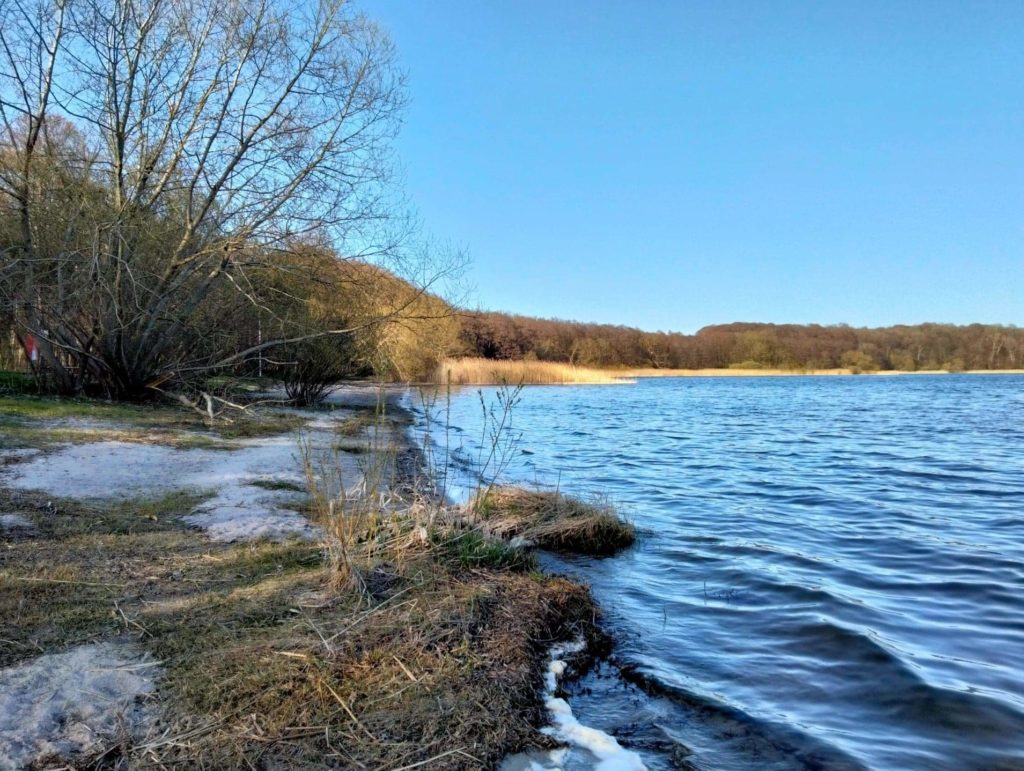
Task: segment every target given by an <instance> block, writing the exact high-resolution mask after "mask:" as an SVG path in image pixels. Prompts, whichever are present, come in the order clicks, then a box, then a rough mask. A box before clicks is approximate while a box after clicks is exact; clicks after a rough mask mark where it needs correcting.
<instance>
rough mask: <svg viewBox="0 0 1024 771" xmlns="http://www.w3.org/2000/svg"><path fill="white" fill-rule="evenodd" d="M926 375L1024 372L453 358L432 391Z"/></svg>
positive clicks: (441, 367) (437, 376)
mask: <svg viewBox="0 0 1024 771" xmlns="http://www.w3.org/2000/svg"><path fill="white" fill-rule="evenodd" d="M921 375H1024V369H974V370H961V371H956V370H938V369H937V370H882V369H879V370H858V369H855V368H849V367H837V368H832V369H813V368H808V369H786V368H779V367H775V368H772V367H762V368H749V369H747V368H744V369H741V368H737V367H721V368H705V369H657V368H653V367H635V368H628V367H623V368H599V367H578V366H575V365H572V364H568V363H565V362H552V361H523V360H513V359H495V360H489V359H480V358H466V359H449V360H446V361H444V362H442V363H441V364H440V365H438V368H437V371H436V372H435V374H434V379H433V381H432V382H429V383H423V384H421V385H427V386H432V387H444V386H446V385H450V386H456V387H459V386H481V385H510V386H515V385H624V384H629V383H635V382H636V381H638V380H642V379H652V378H673V377H711V378H729V377H854V376H867V377H904V376H921Z"/></svg>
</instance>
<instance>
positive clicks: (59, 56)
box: [0, 0, 404, 397]
mask: <svg viewBox="0 0 1024 771" xmlns="http://www.w3.org/2000/svg"><path fill="white" fill-rule="evenodd" d="M403 99H404V97H403V88H402V77H401V74H400V73H399V72H398V71H397V69H396V67H395V64H394V54H393V49H392V46H391V44H390V42H389V40H388V39H387V37H386V36H385V35H384V34H383V33H382V32H381V30H380V29H379V28H378V27H377V26H376V25H375V24H374V23H373V22H372V21H370V20H368V19H367V18H365V17H364V16H362V15H360V14H358V13H355V12H353V11H352V10H351V9H350V8H349V6H348V4H347V3H345V2H344V1H343V0H312V1H311V2H304V1H303V0H291V1H289V0H197V1H196V2H191V3H185V2H181V0H0V132H2V134H3V136H2V137H0V220H3V221H4V222H5V224H0V234H3V238H4V241H3V242H0V248H2V249H3V252H2V254H3V263H2V265H0V302H3V305H4V307H3V308H2V309H0V310H3V311H4V312H5V314H6V315H7V316H8V317H9V318H12V319H13V320H14V321H13V323H14V325H15V330H16V332H17V333H18V334H19V335H21V336H22V337H27V336H28V335H31V336H32V337H33V338H34V339H35V340H36V341H37V343H38V351H39V361H38V362H37V366H38V367H39V372H40V374H41V375H44V376H45V377H46V379H47V380H48V381H49V383H50V384H51V386H52V387H55V388H57V389H59V390H63V391H75V390H82V389H83V388H85V389H88V388H93V389H98V390H103V391H106V392H107V393H110V394H112V395H116V396H127V397H132V396H137V395H139V394H141V393H144V392H145V389H146V388H147V387H148V386H151V385H153V384H155V383H159V382H162V381H163V380H165V379H168V378H170V377H173V376H176V375H178V374H180V373H182V372H188V371H198V370H201V369H203V368H206V367H212V366H217V365H218V364H221V363H224V362H230V361H237V360H238V359H239V358H240V357H242V356H244V355H245V354H246V353H247V352H246V351H240V350H235V349H233V348H232V347H231V345H230V344H229V343H228V341H223V344H222V342H219V341H220V337H219V336H220V335H222V331H223V329H224V328H225V325H224V324H223V318H222V315H223V313H230V311H231V307H232V304H233V303H234V302H236V301H235V300H231V299H226V298H227V295H226V294H225V292H226V290H231V291H233V292H235V293H236V295H237V297H238V298H241V299H240V300H239V301H241V302H247V303H252V304H259V303H260V302H261V295H260V293H261V288H260V286H258V285H257V283H256V282H254V281H253V279H252V276H253V275H254V274H256V273H258V272H259V271H261V270H264V271H265V270H266V269H267V268H268V267H271V268H272V267H273V266H274V265H275V260H276V257H275V255H279V254H280V253H281V251H282V250H286V249H287V246H288V244H291V243H296V242H300V241H303V240H307V239H313V238H316V239H320V240H326V241H329V242H330V243H332V244H333V245H334V248H335V249H336V250H337V251H338V252H339V253H342V254H345V255H349V256H353V257H361V256H365V255H367V254H369V253H373V254H379V253H383V252H386V251H387V250H388V248H389V246H390V244H389V242H387V241H386V240H384V238H385V237H384V236H382V234H383V233H388V232H390V230H389V229H388V228H386V227H382V226H383V225H384V224H386V223H387V221H388V211H387V207H386V205H385V203H386V200H387V183H388V170H389V166H390V164H389V154H390V145H391V140H392V138H393V136H394V133H395V131H396V128H397V125H398V119H399V111H400V109H401V107H402V103H403ZM282 264H283V265H285V266H287V264H288V261H287V260H285V261H283V262H282ZM283 269H287V268H283ZM214 300H215V302H213V301H214ZM211 302H213V305H214V306H215V307H211ZM275 342H276V341H274V340H265V341H262V342H261V343H260V344H259V345H260V347H272V346H273V345H274V344H275Z"/></svg>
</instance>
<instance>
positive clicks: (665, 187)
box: [363, 0, 1024, 331]
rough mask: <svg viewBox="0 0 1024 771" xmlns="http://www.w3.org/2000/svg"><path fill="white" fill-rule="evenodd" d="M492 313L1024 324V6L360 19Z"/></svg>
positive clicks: (401, 7)
mask: <svg viewBox="0 0 1024 771" xmlns="http://www.w3.org/2000/svg"><path fill="white" fill-rule="evenodd" d="M363 8H364V9H365V10H366V11H367V12H368V13H369V14H370V15H372V16H374V17H375V18H377V19H378V20H379V21H380V22H381V23H382V24H383V25H384V26H385V28H387V29H388V30H389V31H390V33H391V35H392V37H393V38H394V40H395V42H396V44H397V46H398V48H399V53H400V57H401V61H402V64H403V67H404V68H405V69H406V70H407V71H408V74H409V89H410V90H409V93H410V97H411V100H412V102H411V105H410V108H409V111H408V114H407V120H406V124H405V127H404V129H403V134H402V137H401V139H400V142H399V152H400V155H401V159H402V163H403V165H404V170H405V176H406V180H407V187H408V192H409V193H410V195H411V197H412V200H413V202H414V204H415V205H416V206H417V208H418V209H419V211H420V214H421V216H422V218H423V220H424V223H425V224H426V226H427V227H428V229H429V230H430V231H432V232H433V233H434V234H435V235H436V236H438V237H440V238H443V239H450V240H451V241H453V242H454V243H456V244H458V245H461V246H464V247H465V248H466V249H467V250H468V252H469V253H470V255H471V256H472V258H473V268H472V270H471V280H472V282H473V284H474V285H475V288H476V292H475V301H476V302H477V303H478V304H479V305H480V306H482V307H485V308H490V309H495V310H508V311H514V312H518V313H524V314H529V315H537V316H556V317H561V318H574V319H580V320H587V321H602V322H611V323H622V324H630V325H635V326H640V327H643V328H646V329H666V330H668V329H672V330H680V331H694V330H696V329H697V328H699V327H701V326H703V325H705V324H711V323H722V322H729V321H736V320H745V321H773V322H797V323H805V322H806V323H811V322H817V323H823V324H830V323H839V322H846V323H850V324H854V325H857V326H862V325H869V326H875V325H886V324H892V323H917V322H922V321H948V322H954V323H968V322H972V321H980V322H1001V323H1015V324H1018V325H1024V2H1022V0H1014V1H1013V2H1002V3H995V2H940V1H939V0H934V1H929V2H898V1H897V0H884V1H883V2H864V1H863V0H856V2H831V1H830V0H826V2H799V3H798V2H781V1H779V2H775V1H772V2H767V1H757V2H754V1H751V2H729V1H724V2H723V1H719V0H701V1H700V2H686V1H685V0H666V1H665V2H654V1H653V0H650V1H648V2H641V1H637V2H622V1H621V0H619V1H617V2H605V1H604V0H600V1H596V2H595V1H591V2H583V0H579V1H578V2H570V1H569V0H545V1H534V0H516V2H497V1H495V2H491V1H489V0H483V1H481V0H458V1H456V0H430V2H426V1H425V0H375V1H372V2H371V1H370V0H367V1H366V2H364V4H363Z"/></svg>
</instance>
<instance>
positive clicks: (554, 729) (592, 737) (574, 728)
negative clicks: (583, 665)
mask: <svg viewBox="0 0 1024 771" xmlns="http://www.w3.org/2000/svg"><path fill="white" fill-rule="evenodd" d="M585 647H586V643H584V642H583V641H582V640H577V641H575V642H570V643H563V644H561V645H556V646H555V647H554V648H552V649H551V658H550V660H549V661H548V670H547V672H546V673H545V675H544V691H545V697H544V706H545V707H547V710H548V717H549V718H550V720H551V724H550V725H547V726H545V727H544V728H542V729H541V732H542V733H545V734H547V735H548V736H550V737H551V738H553V739H555V740H557V741H559V742H562V743H563V744H566V745H569V747H570V748H572V747H575V748H578V749H580V750H583V751H584V752H585V753H586V754H587V755H588V756H589V759H590V762H586V761H584V760H582V759H580V760H579V762H574V763H571V765H572V766H573V767H575V768H592V769H594V771H647V766H645V765H644V762H643V761H642V760H641V759H640V756H639V755H637V754H636V753H635V752H632V751H631V750H627V749H625V748H624V747H623V746H622V745H621V744H619V743H618V741H616V739H615V737H614V736H611V735H609V734H606V733H605V732H604V731H601V730H599V729H597V728H591V727H590V726H586V725H583V724H582V723H581V722H580V721H579V720H577V719H576V717H575V715H573V714H572V708H571V707H570V706H569V703H568V702H567V701H566V700H565V699H562V698H560V697H559V696H557V695H556V694H557V692H558V683H559V681H560V680H561V678H562V676H563V675H564V674H565V670H566V667H567V666H568V662H567V661H566V659H565V657H566V656H569V655H572V654H574V653H579V652H580V651H582V650H583V649H584V648H585ZM571 760H574V758H572V757H571V753H570V752H569V750H568V749H567V748H562V749H557V750H551V751H549V752H533V753H524V754H520V755H514V756H512V757H510V758H507V759H506V760H505V761H504V762H503V763H502V766H501V768H502V771H562V769H564V768H568V767H569V765H567V764H568V763H569V761H571Z"/></svg>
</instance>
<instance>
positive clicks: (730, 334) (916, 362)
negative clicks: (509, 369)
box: [459, 312, 1024, 372]
mask: <svg viewBox="0 0 1024 771" xmlns="http://www.w3.org/2000/svg"><path fill="white" fill-rule="evenodd" d="M459 337H460V340H461V342H462V344H463V346H464V348H465V350H464V351H463V352H464V353H465V354H466V355H469V356H481V357H484V358H488V359H536V360H539V361H560V362H569V363H571V364H576V365H579V366H587V367H603V368H616V367H628V368H638V367H653V368H658V369H705V368H728V367H732V368H742V369H759V368H764V369H767V368H773V369H774V368H780V369H833V368H839V367H846V368H850V369H852V370H854V371H864V372H870V371H874V370H906V371H916V370H932V369H942V370H951V371H957V370H971V369H1021V368H1024V328H1020V327H1016V326H1005V325H992V324H970V325H967V326H957V325H954V324H915V325H899V326H892V327H880V328H871V329H867V328H856V327H850V326H847V325H845V324H838V325H831V326H822V325H818V324H759V323H745V322H744V323H734V324H716V325H713V326H707V327H704V328H702V329H700V330H699V331H698V332H696V333H695V334H692V335H687V334H682V333H678V332H644V331H642V330H639V329H635V328H632V327H625V326H615V325H610V324H586V323H580V322H576V321H561V320H557V319H537V318H529V317H525V316H516V315H511V314H506V313H494V312H477V313H471V314H467V315H466V316H464V317H463V319H462V323H461V331H460V335H459Z"/></svg>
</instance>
